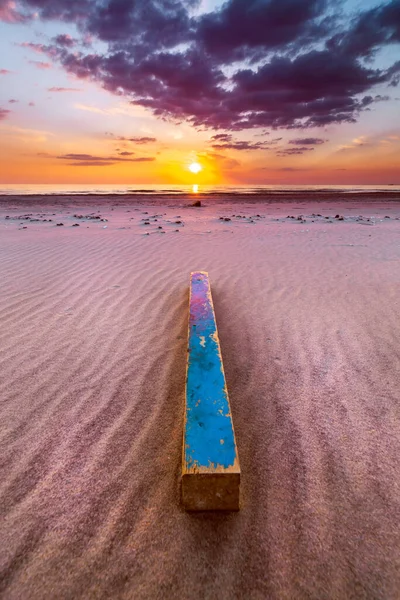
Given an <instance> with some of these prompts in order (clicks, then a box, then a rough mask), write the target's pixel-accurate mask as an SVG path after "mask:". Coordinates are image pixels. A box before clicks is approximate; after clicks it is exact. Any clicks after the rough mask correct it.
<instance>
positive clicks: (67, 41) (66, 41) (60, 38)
mask: <svg viewBox="0 0 400 600" xmlns="http://www.w3.org/2000/svg"><path fill="white" fill-rule="evenodd" d="M53 42H54V44H56V46H65V47H67V48H71V47H72V46H74V45H75V43H76V42H75V40H74V38H72V37H71V36H70V35H68V33H61V34H60V35H56V37H55V38H53Z"/></svg>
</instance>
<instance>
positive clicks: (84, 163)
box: [38, 152, 155, 167]
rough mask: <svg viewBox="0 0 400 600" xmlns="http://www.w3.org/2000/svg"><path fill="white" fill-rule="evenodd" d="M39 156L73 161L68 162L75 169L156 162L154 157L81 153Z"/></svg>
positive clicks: (42, 154)
mask: <svg viewBox="0 0 400 600" xmlns="http://www.w3.org/2000/svg"><path fill="white" fill-rule="evenodd" d="M38 156H41V157H42V158H57V159H59V160H65V161H73V162H68V164H69V165H70V166H73V167H97V166H110V165H114V164H116V163H121V162H129V163H134V162H152V161H154V160H155V158H154V157H152V156H151V157H148V156H141V157H137V158H121V156H95V155H93V154H80V153H69V154H61V155H59V156H53V155H51V154H47V153H43V152H41V153H38Z"/></svg>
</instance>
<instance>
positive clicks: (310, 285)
mask: <svg viewBox="0 0 400 600" xmlns="http://www.w3.org/2000/svg"><path fill="white" fill-rule="evenodd" d="M205 204H206V206H204V207H202V208H192V207H189V206H188V202H187V201H184V200H183V199H182V198H170V199H164V200H163V202H160V201H158V204H157V202H156V201H155V200H149V199H147V200H146V199H143V200H141V201H135V202H130V201H129V200H128V199H126V198H125V199H124V198H121V199H117V200H116V199H115V198H109V199H104V198H102V199H99V198H93V197H92V198H85V197H82V198H79V199H71V198H66V197H64V198H58V199H57V198H43V197H42V198H36V200H33V199H29V198H8V199H5V198H4V197H3V198H2V199H1V202H0V259H1V261H0V281H1V283H2V285H1V292H0V321H1V329H0V461H1V477H0V510H1V524H0V539H1V547H0V568H1V574H0V594H2V597H4V598H7V599H25V598H29V599H34V600H36V599H47V598H57V599H72V598H74V599H75V598H113V599H119V598H121V599H125V598H127V599H128V598H133V599H135V600H136V599H154V598H163V599H164V598H179V599H186V598H187V599H197V598H202V599H203V598H205V599H210V600H211V599H213V598H220V599H229V600H230V599H235V598H243V599H248V598H249V599H257V600H258V599H261V598H273V599H274V598H277V599H280V598H285V599H290V600H292V599H295V598H296V599H297V598H304V599H305V598H313V599H314V598H315V599H318V600H320V599H333V598H334V599H336V598H337V599H344V598H346V599H347V598H368V599H369V598H374V599H375V598H379V599H385V600H386V599H397V598H399V589H400V524H399V523H400V493H399V492H400V461H399V455H400V405H399V403H400V399H399V398H400V346H399V339H400V268H399V267H400V204H399V203H397V202H387V201H385V200H384V199H376V201H375V202H373V203H372V202H367V201H366V200H365V199H364V200H363V201H362V202H360V201H355V200H353V199H349V201H347V202H337V201H335V202H334V201H330V200H326V199H325V200H324V201H323V202H317V201H314V200H313V201H311V200H310V201H308V202H307V201H306V200H305V199H300V200H299V199H297V198H296V201H295V202H292V203H290V202H288V203H285V204H283V203H276V202H274V203H272V204H269V203H263V202H260V201H259V202H256V203H255V202H253V201H252V199H241V200H240V202H238V201H235V202H233V203H230V202H229V201H224V202H222V201H219V200H218V201H217V200H216V201H213V200H212V199H207V200H206V201H205ZM74 215H75V216H74ZM336 216H337V217H338V218H335V217H336ZM6 217H8V218H6ZM17 217H20V218H17ZM97 217H98V218H97ZM326 217H328V218H326ZM340 217H343V219H340ZM385 217H388V218H385ZM50 219H51V220H50ZM102 219H103V220H102ZM227 219H229V220H227ZM177 221H180V222H179V223H178V222H177ZM57 223H63V225H59V226H57ZM147 223H148V224H147ZM75 225H79V227H78V226H75ZM24 227H26V229H23V228H24ZM147 234H148V235H147ZM193 270H205V271H208V272H209V276H210V279H211V284H212V291H213V299H214V306H215V312H216V318H217V324H218V328H219V337H220V341H221V348H222V355H223V359H224V366H225V372H226V378H227V384H228V389H229V394H230V401H231V407H232V413H233V420H234V426H235V431H236V437H237V443H238V449H239V457H240V463H241V469H242V508H241V511H240V512H239V513H232V514H218V513H210V514H206V513H199V514H188V513H185V512H184V511H183V509H182V507H181V505H180V487H179V477H180V465H181V442H182V423H183V401H184V383H185V361H186V343H187V337H186V336H187V317H188V314H187V309H188V284H189V274H190V272H191V271H193ZM238 331H239V332H240V335H238Z"/></svg>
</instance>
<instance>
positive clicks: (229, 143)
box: [211, 133, 282, 150]
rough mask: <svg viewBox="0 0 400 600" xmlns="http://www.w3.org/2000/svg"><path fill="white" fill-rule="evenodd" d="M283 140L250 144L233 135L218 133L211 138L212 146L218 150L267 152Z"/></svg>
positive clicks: (277, 139)
mask: <svg viewBox="0 0 400 600" xmlns="http://www.w3.org/2000/svg"><path fill="white" fill-rule="evenodd" d="M281 139H282V138H276V139H275V140H271V141H268V142H250V141H244V140H237V139H235V138H233V136H232V135H231V134H227V133H218V134H216V135H213V136H212V137H211V145H212V147H213V148H216V149H217V150H222V149H225V150H265V149H268V148H270V147H271V146H272V145H274V144H276V143H277V142H278V141H280V140H281Z"/></svg>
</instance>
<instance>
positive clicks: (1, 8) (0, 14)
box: [0, 0, 30, 23]
mask: <svg viewBox="0 0 400 600" xmlns="http://www.w3.org/2000/svg"><path fill="white" fill-rule="evenodd" d="M15 5H16V3H15V2H14V0H0V21H4V22H5V23H24V22H25V21H27V20H29V19H30V16H25V15H23V14H22V13H20V12H19V11H18V10H17V9H16V6H15Z"/></svg>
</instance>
